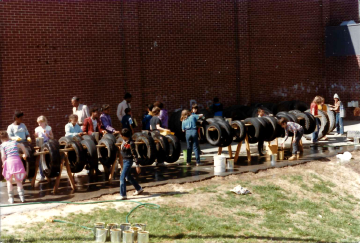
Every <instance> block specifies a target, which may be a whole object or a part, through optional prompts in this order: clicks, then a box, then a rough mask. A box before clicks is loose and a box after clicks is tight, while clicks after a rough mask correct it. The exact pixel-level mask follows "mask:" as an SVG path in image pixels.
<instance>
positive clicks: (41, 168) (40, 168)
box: [39, 155, 45, 178]
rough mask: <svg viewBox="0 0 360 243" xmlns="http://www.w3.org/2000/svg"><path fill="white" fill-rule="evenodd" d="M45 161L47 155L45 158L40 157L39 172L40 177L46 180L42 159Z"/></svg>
mask: <svg viewBox="0 0 360 243" xmlns="http://www.w3.org/2000/svg"><path fill="white" fill-rule="evenodd" d="M43 158H44V159H45V155H44V156H40V162H39V171H40V176H41V178H45V174H44V169H43V167H42V159H43Z"/></svg>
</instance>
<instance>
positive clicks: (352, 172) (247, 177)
mask: <svg viewBox="0 0 360 243" xmlns="http://www.w3.org/2000/svg"><path fill="white" fill-rule="evenodd" d="M359 174H360V151H356V152H354V153H353V159H352V160H351V161H350V162H339V161H337V159H336V157H333V158H329V159H323V160H322V161H313V162H309V163H306V164H301V165H298V166H293V167H285V168H274V169H268V170H265V171H260V172H258V173H256V174H255V173H244V174H240V175H231V176H227V177H215V178H213V179H209V180H204V181H201V182H196V183H186V184H168V185H164V186H158V187H150V188H145V192H144V194H142V195H141V196H136V197H133V196H132V193H133V191H130V192H128V198H129V199H130V200H131V199H132V200H137V201H143V202H150V203H156V204H160V205H166V204H171V205H176V204H179V205H182V206H186V207H191V208H196V209H200V208H201V207H202V206H203V205H208V204H209V203H210V200H211V194H209V193H207V192H206V191H203V190H202V189H201V188H207V189H208V188H212V190H216V191H224V192H226V191H229V190H231V189H232V188H233V187H234V185H237V184H240V183H241V182H244V183H245V182H246V183H247V184H248V185H250V186H248V189H249V190H250V191H251V185H262V183H264V179H266V181H267V182H271V183H273V184H275V185H279V186H281V187H282V188H284V189H285V190H291V191H292V192H296V193H297V194H298V196H299V197H302V196H306V197H308V198H310V199H312V198H313V199H314V200H315V199H316V198H317V197H318V195H317V194H316V193H313V194H311V195H303V193H304V191H303V190H300V185H299V183H297V182H296V181H294V182H290V181H289V180H285V179H284V176H298V175H301V176H303V177H314V175H316V178H317V179H318V180H321V179H322V180H324V181H330V182H332V183H333V184H335V185H336V190H337V191H338V192H339V193H340V194H343V195H344V196H346V195H348V194H351V195H353V196H354V197H356V198H358V199H360V176H359ZM319 178H320V179H319ZM194 191H195V193H194ZM177 194H182V196H181V197H177V196H176V195H177ZM118 196H119V195H118V194H114V195H106V196H102V197H100V198H94V199H93V200H91V201H97V200H99V201H103V200H115V199H116V197H118ZM113 205H116V207H118V208H120V209H121V208H123V209H124V210H130V209H131V208H132V207H134V206H135V204H133V203H104V204H91V205H86V206H84V205H61V206H58V207H54V208H51V209H43V210H41V209H39V210H32V211H29V212H26V213H14V214H11V215H7V216H3V217H2V218H1V228H2V230H4V229H6V230H8V232H9V233H11V232H13V229H14V228H15V227H14V226H15V225H17V224H19V223H20V222H21V224H22V225H28V224H30V223H34V222H44V221H45V220H46V219H48V218H50V217H52V218H56V217H57V216H63V217H65V216H66V215H68V214H70V213H79V212H85V213H86V212H91V211H92V210H93V209H94V208H97V207H109V206H110V207H112V206H113ZM257 213H261V212H257Z"/></svg>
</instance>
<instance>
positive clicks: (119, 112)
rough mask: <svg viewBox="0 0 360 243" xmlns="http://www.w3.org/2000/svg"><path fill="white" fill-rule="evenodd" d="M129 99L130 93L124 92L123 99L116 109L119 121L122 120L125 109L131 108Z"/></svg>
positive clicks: (130, 97)
mask: <svg viewBox="0 0 360 243" xmlns="http://www.w3.org/2000/svg"><path fill="white" fill-rule="evenodd" d="M131 99H132V95H131V94H130V93H126V94H125V95H124V100H123V101H122V102H121V103H120V104H119V105H118V107H117V111H116V116H117V117H118V119H119V121H120V122H121V121H122V118H123V116H125V115H126V114H125V109H126V108H130V109H131V105H130V103H131Z"/></svg>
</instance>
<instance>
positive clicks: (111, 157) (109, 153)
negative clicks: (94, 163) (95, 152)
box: [99, 138, 118, 168]
mask: <svg viewBox="0 0 360 243" xmlns="http://www.w3.org/2000/svg"><path fill="white" fill-rule="evenodd" d="M99 145H105V148H99V151H100V154H101V158H100V162H101V164H102V165H103V166H106V167H107V168H110V167H111V166H112V164H113V163H114V161H115V160H116V155H117V152H118V147H116V146H115V142H114V141H113V140H111V139H108V138H102V139H101V140H100V141H99Z"/></svg>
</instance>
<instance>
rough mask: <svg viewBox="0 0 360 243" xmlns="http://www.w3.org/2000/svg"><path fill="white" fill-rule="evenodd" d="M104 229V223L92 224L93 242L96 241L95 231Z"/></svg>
mask: <svg viewBox="0 0 360 243" xmlns="http://www.w3.org/2000/svg"><path fill="white" fill-rule="evenodd" d="M104 228H105V223H103V222H98V223H94V240H96V229H104Z"/></svg>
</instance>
